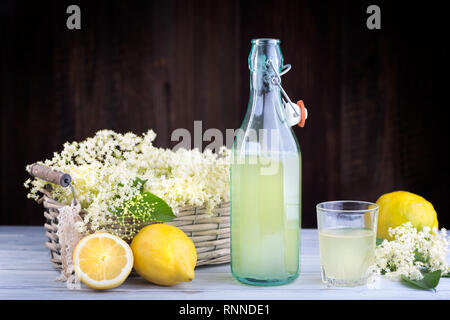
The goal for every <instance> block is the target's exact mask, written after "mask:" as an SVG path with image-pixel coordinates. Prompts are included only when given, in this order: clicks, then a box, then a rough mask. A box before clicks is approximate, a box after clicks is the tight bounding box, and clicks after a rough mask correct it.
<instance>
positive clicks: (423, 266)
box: [370, 222, 450, 281]
mask: <svg viewBox="0 0 450 320" xmlns="http://www.w3.org/2000/svg"><path fill="white" fill-rule="evenodd" d="M389 235H390V236H391V237H393V239H394V240H392V241H388V240H386V239H384V240H383V241H382V243H381V244H380V245H378V246H377V247H376V249H375V259H374V261H375V263H374V265H373V266H372V267H371V269H370V271H371V273H372V274H375V275H384V276H386V277H387V278H389V279H409V280H412V281H420V280H422V279H424V275H426V274H427V273H431V272H435V271H438V270H439V271H440V273H441V275H442V276H447V275H449V274H450V266H449V264H447V262H446V256H447V251H448V245H449V241H448V239H447V231H446V230H445V229H444V228H443V229H441V230H440V231H438V230H437V229H433V230H431V229H430V228H429V227H424V228H423V229H422V230H421V231H419V230H417V229H416V228H414V227H413V226H412V224H411V222H407V223H405V224H403V225H402V226H399V227H396V228H390V229H389Z"/></svg>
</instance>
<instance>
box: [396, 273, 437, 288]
mask: <svg viewBox="0 0 450 320" xmlns="http://www.w3.org/2000/svg"><path fill="white" fill-rule="evenodd" d="M441 274H442V271H441V270H436V271H433V272H428V273H424V274H423V279H422V280H411V279H409V278H408V277H407V276H405V275H402V276H401V278H402V282H403V283H404V284H407V285H409V286H412V287H415V288H418V289H422V290H430V289H432V290H436V289H435V288H436V286H437V285H438V283H439V280H440V279H441Z"/></svg>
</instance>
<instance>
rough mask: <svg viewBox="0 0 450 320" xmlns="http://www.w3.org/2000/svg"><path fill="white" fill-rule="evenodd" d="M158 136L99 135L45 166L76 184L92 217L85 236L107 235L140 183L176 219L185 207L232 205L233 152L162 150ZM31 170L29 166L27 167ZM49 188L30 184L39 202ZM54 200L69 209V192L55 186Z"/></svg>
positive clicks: (42, 183)
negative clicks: (163, 202)
mask: <svg viewBox="0 0 450 320" xmlns="http://www.w3.org/2000/svg"><path fill="white" fill-rule="evenodd" d="M155 137H156V134H155V133H154V132H153V131H152V130H149V131H148V132H147V133H144V134H143V135H142V136H138V135H135V134H133V133H130V132H129V133H126V134H120V133H116V132H114V131H111V130H101V131H98V132H97V133H96V134H95V136H94V137H90V138H88V139H86V140H84V141H82V142H71V143H69V142H66V143H65V144H64V148H63V150H62V151H61V152H59V153H56V152H55V153H54V155H53V158H52V159H50V160H45V161H44V162H41V164H44V165H46V166H49V167H52V168H53V169H56V170H59V171H62V172H65V173H68V174H70V175H71V177H72V180H73V186H74V188H75V192H76V196H77V199H78V201H79V202H80V203H81V206H82V208H83V209H84V210H85V211H86V212H87V214H86V215H85V216H84V221H83V222H82V223H80V224H79V225H78V228H79V230H80V231H81V232H85V231H87V228H89V230H90V231H104V230H105V228H106V226H108V225H110V224H111V223H112V221H113V220H114V215H115V213H114V212H115V210H116V209H118V208H120V207H122V206H123V204H124V203H125V202H126V201H128V200H130V199H131V198H133V197H134V196H136V195H138V194H139V192H140V190H139V188H138V187H136V185H135V184H134V182H135V181H136V179H137V178H138V179H140V180H144V181H146V182H145V184H144V191H148V192H151V193H153V194H155V195H157V196H158V197H160V198H162V199H163V200H165V201H166V202H167V204H168V205H169V206H171V208H172V209H173V211H174V213H175V214H177V210H178V209H179V208H181V207H184V206H205V207H206V208H207V209H209V210H212V209H213V208H214V207H216V206H218V205H219V204H220V203H221V202H224V201H229V183H230V178H229V167H230V152H229V150H228V149H226V148H225V147H222V149H221V150H220V152H219V153H218V154H216V153H213V152H212V151H211V150H206V151H204V152H200V151H198V150H197V149H194V150H186V149H182V148H181V149H178V150H177V151H172V150H169V149H163V148H157V147H155V146H153V144H152V143H153V141H154V139H155ZM27 169H28V170H29V166H28V167H27ZM46 184H48V183H47V182H45V181H43V180H41V179H38V178H34V179H28V180H27V181H26V182H25V184H24V185H25V187H27V188H29V189H30V192H29V194H28V197H29V198H33V199H35V200H37V199H39V197H40V195H39V191H40V189H42V188H44V186H45V185H46ZM52 196H53V197H54V198H55V199H57V200H58V201H59V202H61V203H63V204H65V205H69V204H70V203H71V201H72V193H71V190H70V188H63V187H61V186H59V185H52Z"/></svg>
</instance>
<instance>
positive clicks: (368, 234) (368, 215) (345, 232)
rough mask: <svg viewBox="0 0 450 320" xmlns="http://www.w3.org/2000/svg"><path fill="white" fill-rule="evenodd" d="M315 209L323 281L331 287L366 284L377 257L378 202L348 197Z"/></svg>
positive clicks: (323, 203)
mask: <svg viewBox="0 0 450 320" xmlns="http://www.w3.org/2000/svg"><path fill="white" fill-rule="evenodd" d="M316 208H317V226H318V230H319V247H320V262H321V266H322V281H323V282H324V283H326V284H327V285H329V286H358V285H363V284H365V283H366V282H367V277H368V275H367V271H368V268H369V266H370V265H372V264H373V259H374V252H375V245H376V234H377V219H378V205H377V204H375V203H371V202H366V201H349V200H345V201H328V202H322V203H319V204H318V205H317V207H316Z"/></svg>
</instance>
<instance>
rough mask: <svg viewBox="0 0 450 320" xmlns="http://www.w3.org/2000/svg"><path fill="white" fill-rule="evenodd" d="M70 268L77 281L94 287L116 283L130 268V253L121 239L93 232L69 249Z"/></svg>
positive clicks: (107, 287)
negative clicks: (70, 256) (70, 254)
mask: <svg viewBox="0 0 450 320" xmlns="http://www.w3.org/2000/svg"><path fill="white" fill-rule="evenodd" d="M73 267H74V269H75V273H76V274H77V276H78V277H79V278H80V280H81V281H82V282H83V283H84V284H85V285H87V286H89V287H91V288H94V289H111V288H115V287H117V286H120V285H121V284H122V283H123V282H124V281H125V279H126V278H127V277H128V275H129V274H130V272H131V269H132V268H133V252H132V251H131V248H130V246H129V245H128V244H127V243H126V242H125V241H123V240H122V239H121V238H119V237H117V236H115V235H112V234H109V233H106V232H105V233H103V232H99V233H94V234H91V235H88V236H86V237H84V238H83V239H81V240H80V242H79V243H78V244H77V246H76V248H75V250H74V252H73Z"/></svg>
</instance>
